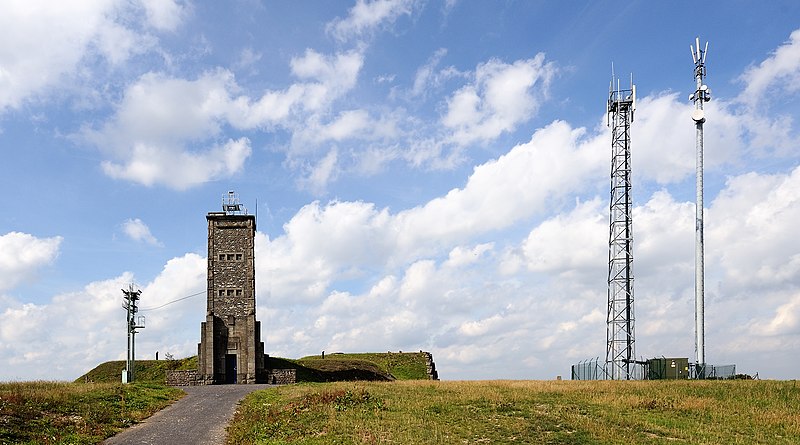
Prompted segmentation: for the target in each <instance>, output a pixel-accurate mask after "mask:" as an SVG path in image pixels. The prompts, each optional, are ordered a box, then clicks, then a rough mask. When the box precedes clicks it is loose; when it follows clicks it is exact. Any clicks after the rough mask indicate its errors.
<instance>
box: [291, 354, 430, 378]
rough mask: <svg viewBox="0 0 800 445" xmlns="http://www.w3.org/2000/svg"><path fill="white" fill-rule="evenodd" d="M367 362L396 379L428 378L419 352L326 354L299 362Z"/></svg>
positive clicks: (306, 364)
mask: <svg viewBox="0 0 800 445" xmlns="http://www.w3.org/2000/svg"><path fill="white" fill-rule="evenodd" d="M336 362H345V363H347V362H352V363H361V362H368V363H372V364H374V365H376V366H377V367H378V368H379V369H380V371H381V372H382V373H385V374H388V375H390V376H392V377H393V379H397V380H428V372H427V357H426V356H425V354H423V353H421V352H369V353H359V354H342V353H335V354H326V355H325V358H324V359H322V356H319V355H311V356H308V357H303V358H301V359H300V360H299V363H301V364H303V365H305V366H308V367H312V368H316V367H318V366H331V365H330V363H336Z"/></svg>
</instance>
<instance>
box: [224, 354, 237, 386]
mask: <svg viewBox="0 0 800 445" xmlns="http://www.w3.org/2000/svg"><path fill="white" fill-rule="evenodd" d="M225 383H229V384H232V383H236V354H225Z"/></svg>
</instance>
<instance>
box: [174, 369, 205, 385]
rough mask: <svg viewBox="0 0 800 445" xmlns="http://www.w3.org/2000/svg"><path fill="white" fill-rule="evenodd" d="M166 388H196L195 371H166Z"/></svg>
mask: <svg viewBox="0 0 800 445" xmlns="http://www.w3.org/2000/svg"><path fill="white" fill-rule="evenodd" d="M166 384H167V386H196V385H197V384H198V382H197V370H196V369H189V370H184V371H167V382H166Z"/></svg>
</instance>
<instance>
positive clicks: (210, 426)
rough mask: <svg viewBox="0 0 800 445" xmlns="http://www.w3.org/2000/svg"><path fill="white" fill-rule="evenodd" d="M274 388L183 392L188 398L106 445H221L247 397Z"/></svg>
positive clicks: (208, 388) (223, 387)
mask: <svg viewBox="0 0 800 445" xmlns="http://www.w3.org/2000/svg"><path fill="white" fill-rule="evenodd" d="M270 386H272V385H209V386H187V387H184V388H182V389H183V390H184V391H186V395H185V396H184V397H183V398H182V399H180V400H178V401H177V402H175V403H173V404H172V405H170V406H168V407H166V408H164V409H162V410H161V411H159V412H157V413H155V414H153V415H152V416H150V417H148V418H147V419H145V420H144V422H142V423H139V424H137V425H134V426H132V427H130V428H128V429H126V430H123V431H121V432H120V433H118V434H117V435H116V436H113V437H111V438H109V439H106V441H105V442H103V444H105V445H144V444H148V445H156V444H158V445H161V444H170V445H219V444H224V443H225V427H226V426H228V422H230V421H231V419H232V418H233V413H234V412H235V411H236V405H237V404H238V403H239V401H240V400H242V399H243V398H244V396H246V395H247V394H249V393H251V392H253V391H255V390H258V389H264V388H269V387H270Z"/></svg>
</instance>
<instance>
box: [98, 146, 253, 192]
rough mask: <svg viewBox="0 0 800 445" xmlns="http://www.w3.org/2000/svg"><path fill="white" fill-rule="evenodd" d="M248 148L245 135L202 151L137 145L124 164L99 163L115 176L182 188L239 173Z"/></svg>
mask: <svg viewBox="0 0 800 445" xmlns="http://www.w3.org/2000/svg"><path fill="white" fill-rule="evenodd" d="M251 151H252V150H251V148H250V141H249V140H248V139H247V138H241V139H239V140H236V141H234V140H229V141H228V142H226V143H225V144H223V145H217V146H214V147H211V148H209V149H207V150H205V151H203V152H201V153H192V152H188V151H181V150H180V149H176V148H174V147H169V146H148V145H136V146H135V147H133V150H132V151H131V153H130V154H129V155H128V158H127V159H126V160H125V161H124V163H123V164H119V163H115V162H111V161H104V162H103V164H102V166H103V171H104V172H105V173H106V174H107V175H109V176H110V177H112V178H115V179H127V180H129V181H131V182H137V183H140V184H143V185H146V186H152V185H155V184H164V185H166V186H168V187H171V188H174V189H176V190H185V189H187V188H190V187H192V186H195V185H198V184H202V183H205V182H209V181H212V180H214V179H218V178H224V177H229V176H231V175H233V174H235V173H237V172H239V171H240V170H241V169H242V167H243V166H244V161H245V159H247V157H248V156H250V153H251Z"/></svg>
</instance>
